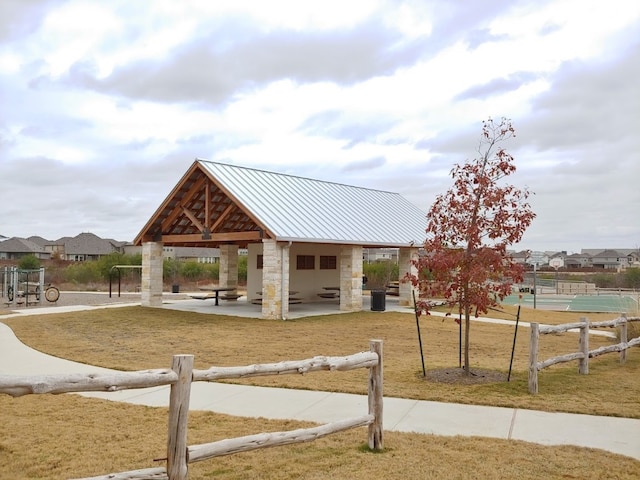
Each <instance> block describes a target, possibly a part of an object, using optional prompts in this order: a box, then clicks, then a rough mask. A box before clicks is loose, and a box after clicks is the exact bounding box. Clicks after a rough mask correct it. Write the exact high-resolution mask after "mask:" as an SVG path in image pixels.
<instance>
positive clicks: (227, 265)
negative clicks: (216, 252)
mask: <svg viewBox="0 0 640 480" xmlns="http://www.w3.org/2000/svg"><path fill="white" fill-rule="evenodd" d="M218 283H219V284H220V286H221V287H229V288H236V289H237V288H238V246H237V245H220V270H219V276H218Z"/></svg>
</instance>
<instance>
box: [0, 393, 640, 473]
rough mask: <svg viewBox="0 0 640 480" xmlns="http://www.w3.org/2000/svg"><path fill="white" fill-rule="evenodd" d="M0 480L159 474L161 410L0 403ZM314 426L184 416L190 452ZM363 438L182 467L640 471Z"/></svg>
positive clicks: (564, 449)
mask: <svg viewBox="0 0 640 480" xmlns="http://www.w3.org/2000/svg"><path fill="white" fill-rule="evenodd" d="M0 422H1V423H0V478H3V479H5V478H6V479H12V480H27V479H29V480H33V479H48V480H58V479H67V478H78V477H84V476H94V475H104V474H107V473H111V472H120V471H126V470H134V469H140V468H152V467H159V466H163V465H164V462H162V461H154V459H159V458H163V457H165V456H166V444H165V442H166V435H167V432H166V428H167V427H166V425H167V409H166V408H152V407H145V406H139V405H128V404H117V403H114V402H109V401H106V400H98V399H91V398H84V397H80V396H78V395H71V394H69V395H29V396H25V397H19V398H11V397H8V396H6V395H0ZM310 425H311V424H308V423H302V422H294V421H273V420H265V419H254V418H240V417H231V416H226V415H219V414H215V413H211V412H190V414H189V426H190V427H189V432H188V435H189V444H190V445H192V444H197V443H205V442H210V441H215V440H220V439H224V438H231V437H235V436H239V435H248V434H254V433H258V432H266V431H283V430H293V429H296V428H301V427H304V426H310ZM366 437H367V430H366V428H359V429H355V430H351V431H348V432H343V433H339V434H335V435H331V436H329V437H325V438H322V439H319V440H317V441H314V442H311V443H304V444H298V445H289V446H285V447H278V448H270V449H264V450H257V451H254V452H248V453H240V454H237V455H230V456H226V457H220V458H216V459H213V460H209V461H204V462H199V463H194V464H191V465H190V466H189V479H190V480H206V479H212V478H214V479H221V480H228V479H247V480H248V479H275V480H279V479H289V480H293V479H308V480H312V479H334V478H337V479H344V478H348V479H350V480H370V479H371V478H384V479H387V480H404V479H407V478H419V479H427V480H429V479H434V480H435V479H438V480H448V479H505V480H506V479H509V480H511V479H514V478H517V479H522V480H549V479H550V480H562V479H571V478H574V479H578V478H579V479H583V480H589V479H593V480H600V479H603V478H617V479H621V480H626V479H628V480H631V479H636V478H638V477H639V476H640V462H639V461H636V460H633V459H631V458H629V457H624V456H621V455H615V454H612V453H608V452H604V451H602V450H596V449H587V448H579V447H572V446H554V447H551V446H541V445H532V444H530V443H526V442H521V441H513V440H509V441H508V440H498V439H490V438H479V437H469V438H467V437H441V436H433V435H420V434H409V433H397V432H385V447H386V448H385V450H384V451H383V452H382V453H371V452H369V451H368V450H367V448H365V444H366Z"/></svg>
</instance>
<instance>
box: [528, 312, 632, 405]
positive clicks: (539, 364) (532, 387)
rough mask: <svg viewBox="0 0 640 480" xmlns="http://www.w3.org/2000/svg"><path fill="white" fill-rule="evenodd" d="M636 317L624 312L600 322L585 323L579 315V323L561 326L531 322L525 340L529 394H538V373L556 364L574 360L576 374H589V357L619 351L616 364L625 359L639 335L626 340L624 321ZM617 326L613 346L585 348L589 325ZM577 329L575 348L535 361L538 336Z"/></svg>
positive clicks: (626, 322)
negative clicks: (527, 358)
mask: <svg viewBox="0 0 640 480" xmlns="http://www.w3.org/2000/svg"><path fill="white" fill-rule="evenodd" d="M638 321H640V317H629V318H627V316H626V315H625V314H622V316H620V317H618V318H616V319H614V320H607V321H603V322H589V320H588V319H587V318H586V317H582V318H581V319H580V322H579V323H564V324H562V325H554V326H548V325H543V326H540V324H539V323H531V338H530V341H529V393H531V394H536V393H538V372H539V371H540V370H542V369H544V368H547V367H550V366H551V365H555V364H556V363H563V362H570V361H572V360H578V373H580V374H582V375H587V374H588V373H589V359H590V358H593V357H597V356H598V355H603V354H605V353H612V352H620V363H624V362H625V361H626V359H627V349H629V348H631V347H633V346H636V345H640V337H636V338H634V339H632V340H627V324H628V322H638ZM603 327H608V328H617V327H620V342H619V343H616V344H615V345H608V346H604V347H600V348H597V349H595V350H589V329H590V328H603ZM574 329H580V337H579V340H578V351H577V352H573V353H567V354H565V355H559V356H557V357H551V358H549V359H547V360H543V361H539V360H538V343H539V340H540V335H541V334H542V335H544V334H549V333H563V332H567V331H569V330H574Z"/></svg>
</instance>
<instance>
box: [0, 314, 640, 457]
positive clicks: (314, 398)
mask: <svg viewBox="0 0 640 480" xmlns="http://www.w3.org/2000/svg"><path fill="white" fill-rule="evenodd" d="M111 307H115V305H114V306H111ZM54 308H55V307H54ZM86 308H96V307H86ZM103 308H104V307H103ZM79 309H81V307H75V308H70V309H69V310H79ZM51 310H53V309H51ZM60 310H61V308H58V309H57V311H60ZM33 313H35V312H33ZM39 313H44V312H42V311H41V312H39ZM105 371H108V370H107V369H104V368H99V367H94V366H91V365H85V364H80V363H75V362H71V361H68V360H64V359H60V358H57V357H52V356H50V355H46V354H43V353H41V352H38V351H36V350H33V349H31V348H29V347H27V346H26V345H24V344H23V343H21V342H20V341H19V340H18V339H17V338H16V336H15V335H14V334H13V331H12V330H11V329H10V328H9V327H8V326H6V325H5V324H3V323H0V375H5V374H8V375H43V374H52V373H92V372H105ZM83 395H85V396H89V397H95V398H103V399H108V400H112V401H119V402H127V403H132V404H139V405H148V406H168V404H169V387H168V386H167V387H154V388H148V389H138V390H124V391H118V392H109V393H107V392H96V393H87V394H83ZM190 407H191V410H209V411H214V412H218V413H224V414H229V415H236V416H244V417H263V418H269V419H293V420H304V421H312V422H319V423H326V422H332V421H336V420H341V419H345V418H349V417H354V416H359V415H364V414H366V413H367V409H368V402H367V397H366V396H365V395H351V394H343V393H332V392H317V391H303V390H292V389H282V388H266V387H250V386H244V385H228V384H222V383H204V382H198V383H194V384H193V386H192V391H191V405H190ZM383 423H384V428H385V430H390V431H399V432H417V433H423V434H435V435H447V436H449V435H463V436H472V435H476V436H483V437H493V438H502V439H513V440H524V441H527V442H534V443H538V444H542V445H576V446H581V447H590V448H599V449H602V450H607V451H610V452H613V453H618V454H622V455H626V456H629V457H633V458H635V459H637V460H640V420H638V419H626V418H616V417H599V416H592V415H576V414H567V413H549V412H541V411H533V410H522V409H514V408H502V407H487V406H477V405H461V404H452V403H442V402H431V401H419V400H407V399H400V398H389V397H385V399H384V422H383Z"/></svg>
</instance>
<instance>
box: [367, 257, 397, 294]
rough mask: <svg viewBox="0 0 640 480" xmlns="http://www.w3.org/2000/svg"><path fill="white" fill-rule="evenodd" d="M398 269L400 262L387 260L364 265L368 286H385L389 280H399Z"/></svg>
mask: <svg viewBox="0 0 640 480" xmlns="http://www.w3.org/2000/svg"><path fill="white" fill-rule="evenodd" d="M398 271H399V270H398V264H397V263H394V262H389V261H387V260H383V261H379V262H374V263H364V264H363V265H362V272H363V273H364V276H365V277H367V288H384V287H385V286H386V285H387V284H388V283H389V282H393V281H395V280H398Z"/></svg>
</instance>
